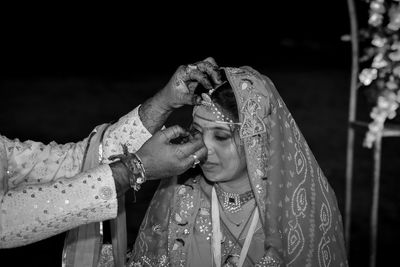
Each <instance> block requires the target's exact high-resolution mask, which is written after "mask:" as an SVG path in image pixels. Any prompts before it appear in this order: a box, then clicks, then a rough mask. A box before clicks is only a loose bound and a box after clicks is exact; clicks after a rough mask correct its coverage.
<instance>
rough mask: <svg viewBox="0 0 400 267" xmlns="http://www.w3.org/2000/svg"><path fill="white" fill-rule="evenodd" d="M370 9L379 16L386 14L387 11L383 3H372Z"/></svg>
mask: <svg viewBox="0 0 400 267" xmlns="http://www.w3.org/2000/svg"><path fill="white" fill-rule="evenodd" d="M369 8H370V10H371V11H372V12H376V13H379V14H382V13H385V11H386V9H385V6H384V5H383V1H372V2H371V4H370V5H369Z"/></svg>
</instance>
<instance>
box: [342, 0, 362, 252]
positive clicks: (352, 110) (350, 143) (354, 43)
mask: <svg viewBox="0 0 400 267" xmlns="http://www.w3.org/2000/svg"><path fill="white" fill-rule="evenodd" d="M347 6H348V11H349V19H350V36H351V52H352V62H351V80H350V103H349V118H348V121H349V125H348V131H347V156H346V203H345V204H346V207H345V238H346V248H347V255H348V256H347V257H349V255H350V254H349V251H350V226H351V196H352V182H353V158H354V128H353V126H352V125H351V123H353V122H354V121H355V119H356V107H357V101H356V98H357V81H358V60H359V59H358V26H357V13H356V9H355V5H354V0H347Z"/></svg>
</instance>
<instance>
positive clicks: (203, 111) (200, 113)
mask: <svg viewBox="0 0 400 267" xmlns="http://www.w3.org/2000/svg"><path fill="white" fill-rule="evenodd" d="M219 120H220V119H218V117H217V115H216V114H214V113H213V112H212V111H211V110H210V109H209V108H208V107H203V106H197V107H196V108H195V109H194V112H193V123H196V124H198V125H199V126H201V127H207V128H214V127H218V128H226V129H229V127H228V126H227V125H225V124H223V123H218V122H216V121H219Z"/></svg>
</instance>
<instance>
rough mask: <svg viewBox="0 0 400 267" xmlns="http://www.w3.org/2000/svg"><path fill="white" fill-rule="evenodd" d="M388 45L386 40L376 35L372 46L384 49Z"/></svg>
mask: <svg viewBox="0 0 400 267" xmlns="http://www.w3.org/2000/svg"><path fill="white" fill-rule="evenodd" d="M386 43H387V39H386V38H382V37H381V36H379V35H377V34H375V35H374V38H373V39H372V44H373V45H374V46H376V47H383V46H384V45H385V44H386Z"/></svg>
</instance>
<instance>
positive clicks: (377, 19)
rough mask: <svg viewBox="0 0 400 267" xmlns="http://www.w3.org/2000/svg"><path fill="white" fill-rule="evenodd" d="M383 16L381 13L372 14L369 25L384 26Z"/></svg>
mask: <svg viewBox="0 0 400 267" xmlns="http://www.w3.org/2000/svg"><path fill="white" fill-rule="evenodd" d="M382 21H383V16H382V15H381V14H379V13H371V15H370V17H369V20H368V23H369V24H370V25H372V26H375V27H378V26H379V25H381V24H382Z"/></svg>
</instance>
